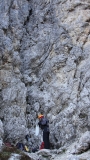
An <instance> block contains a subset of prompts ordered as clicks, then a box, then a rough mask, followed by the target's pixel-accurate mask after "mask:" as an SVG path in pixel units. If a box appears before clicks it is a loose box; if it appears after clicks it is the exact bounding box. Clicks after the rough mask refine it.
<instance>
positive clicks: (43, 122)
mask: <svg viewBox="0 0 90 160" xmlns="http://www.w3.org/2000/svg"><path fill="white" fill-rule="evenodd" d="M38 125H39V127H40V128H41V129H42V130H43V131H44V132H49V120H48V119H47V118H45V117H43V118H41V119H40V120H39V123H38Z"/></svg>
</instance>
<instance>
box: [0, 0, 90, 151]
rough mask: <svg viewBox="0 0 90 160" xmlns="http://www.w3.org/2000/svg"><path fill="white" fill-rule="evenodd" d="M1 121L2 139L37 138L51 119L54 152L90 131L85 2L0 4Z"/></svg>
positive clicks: (89, 21) (89, 29)
mask: <svg viewBox="0 0 90 160" xmlns="http://www.w3.org/2000/svg"><path fill="white" fill-rule="evenodd" d="M0 57H1V58H0V72H1V85H0V91H1V105H0V118H1V120H2V122H3V125H4V131H5V136H6V137H7V138H9V139H18V138H19V139H22V138H23V137H24V136H25V134H26V133H29V134H30V136H31V143H32V145H33V144H34V142H36V143H37V144H38V140H39V139H41V138H40V136H39V139H38V137H35V135H34V132H35V121H36V118H37V115H38V113H39V112H41V113H43V114H44V115H45V116H47V117H48V118H49V122H50V143H51V146H52V147H53V148H59V147H61V146H65V145H69V144H70V143H72V142H74V141H75V140H76V139H77V138H79V137H80V135H81V134H82V133H85V132H86V131H88V130H90V2H89V0H86V1H80V0H71V1H70V0H63V1H61V0H56V1H55V0H44V1H41V0H38V1H36V0H13V1H12V0H9V1H2V0H1V1H0Z"/></svg>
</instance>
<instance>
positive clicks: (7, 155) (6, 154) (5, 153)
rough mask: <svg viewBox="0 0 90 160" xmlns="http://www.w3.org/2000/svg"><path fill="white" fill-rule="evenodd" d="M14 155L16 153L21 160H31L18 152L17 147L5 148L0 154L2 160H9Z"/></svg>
mask: <svg viewBox="0 0 90 160" xmlns="http://www.w3.org/2000/svg"><path fill="white" fill-rule="evenodd" d="M12 153H16V154H19V155H21V158H20V160H31V158H30V157H28V156H27V155H25V154H24V153H23V152H22V151H20V150H18V149H17V148H16V147H11V148H9V147H4V148H3V150H2V151H1V152H0V160H8V159H9V158H10V156H11V154H12Z"/></svg>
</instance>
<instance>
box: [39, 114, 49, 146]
mask: <svg viewBox="0 0 90 160" xmlns="http://www.w3.org/2000/svg"><path fill="white" fill-rule="evenodd" d="M38 119H39V122H38V125H39V127H40V128H41V129H42V130H43V142H44V148H45V149H50V144H49V120H48V119H47V118H45V117H44V115H42V114H40V115H38Z"/></svg>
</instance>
